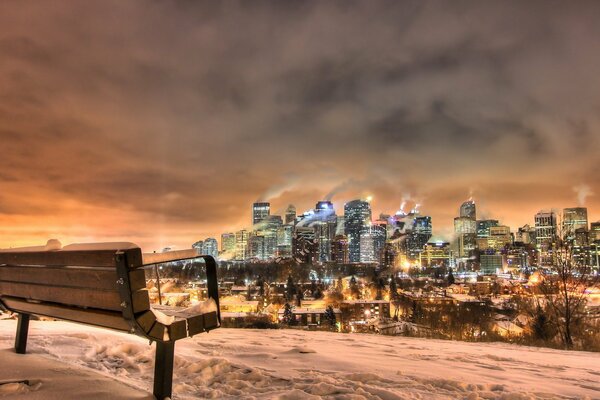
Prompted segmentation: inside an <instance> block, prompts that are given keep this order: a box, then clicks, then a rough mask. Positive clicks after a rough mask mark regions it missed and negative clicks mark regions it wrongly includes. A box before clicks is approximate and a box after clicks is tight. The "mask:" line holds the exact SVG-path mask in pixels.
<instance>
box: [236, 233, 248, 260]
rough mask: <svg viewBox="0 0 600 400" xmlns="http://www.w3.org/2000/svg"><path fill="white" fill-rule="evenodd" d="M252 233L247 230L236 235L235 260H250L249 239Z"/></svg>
mask: <svg viewBox="0 0 600 400" xmlns="http://www.w3.org/2000/svg"><path fill="white" fill-rule="evenodd" d="M249 237H250V232H248V231H247V230H245V229H242V230H241V231H237V232H236V233H235V259H236V260H238V261H244V260H246V258H248V239H249Z"/></svg>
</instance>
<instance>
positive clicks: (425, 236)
mask: <svg viewBox="0 0 600 400" xmlns="http://www.w3.org/2000/svg"><path fill="white" fill-rule="evenodd" d="M431 233H432V225H431V217H429V216H426V215H422V216H414V218H413V221H412V225H411V228H410V230H409V232H408V236H407V238H406V252H407V256H408V258H409V259H411V260H418V259H419V254H420V253H421V251H422V250H423V247H424V246H425V245H426V244H427V242H428V241H429V239H431Z"/></svg>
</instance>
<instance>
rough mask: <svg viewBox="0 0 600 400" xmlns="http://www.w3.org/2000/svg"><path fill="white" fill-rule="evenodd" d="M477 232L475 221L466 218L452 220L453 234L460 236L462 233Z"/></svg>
mask: <svg viewBox="0 0 600 400" xmlns="http://www.w3.org/2000/svg"><path fill="white" fill-rule="evenodd" d="M476 232H477V221H475V220H473V219H471V218H468V217H456V218H454V233H456V234H457V235H461V234H463V233H472V234H475V233H476Z"/></svg>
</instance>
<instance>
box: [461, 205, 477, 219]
mask: <svg viewBox="0 0 600 400" xmlns="http://www.w3.org/2000/svg"><path fill="white" fill-rule="evenodd" d="M460 216H461V217H465V218H470V219H472V220H474V221H475V220H477V211H476V210H475V202H474V201H473V200H467V201H465V202H464V203H462V204H461V205H460Z"/></svg>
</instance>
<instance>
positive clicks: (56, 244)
mask: <svg viewBox="0 0 600 400" xmlns="http://www.w3.org/2000/svg"><path fill="white" fill-rule="evenodd" d="M61 247H62V244H61V243H60V241H59V240H57V239H50V240H48V241H47V242H46V245H45V246H29V247H15V248H12V249H0V253H16V252H19V253H27V252H38V251H54V250H60V249H61Z"/></svg>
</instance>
